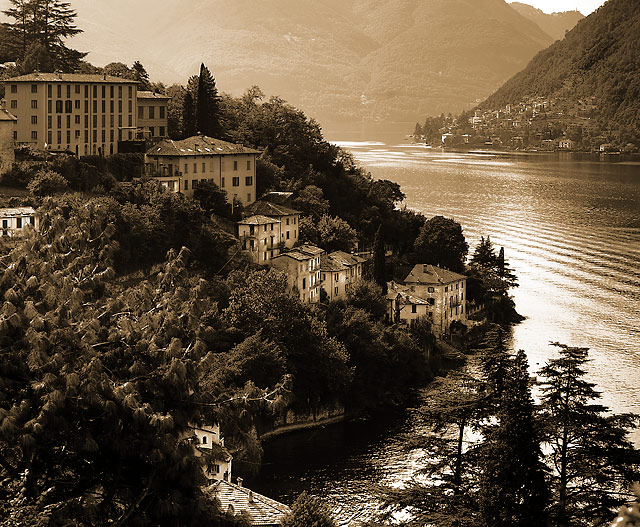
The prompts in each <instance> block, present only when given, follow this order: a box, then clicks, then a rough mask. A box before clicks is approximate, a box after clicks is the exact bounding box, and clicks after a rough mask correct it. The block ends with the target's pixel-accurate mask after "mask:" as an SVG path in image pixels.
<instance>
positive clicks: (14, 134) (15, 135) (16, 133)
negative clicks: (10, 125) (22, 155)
mask: <svg viewBox="0 0 640 527" xmlns="http://www.w3.org/2000/svg"><path fill="white" fill-rule="evenodd" d="M13 140H14V141H17V140H18V130H14V131H13Z"/></svg>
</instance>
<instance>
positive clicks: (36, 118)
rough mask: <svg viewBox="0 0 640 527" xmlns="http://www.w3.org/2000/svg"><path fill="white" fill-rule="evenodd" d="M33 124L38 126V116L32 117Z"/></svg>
mask: <svg viewBox="0 0 640 527" xmlns="http://www.w3.org/2000/svg"><path fill="white" fill-rule="evenodd" d="M31 124H38V116H37V115H32V116H31Z"/></svg>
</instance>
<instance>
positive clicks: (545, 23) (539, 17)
mask: <svg viewBox="0 0 640 527" xmlns="http://www.w3.org/2000/svg"><path fill="white" fill-rule="evenodd" d="M509 5H510V6H511V7H512V8H513V9H515V10H516V11H517V12H518V13H520V14H521V15H522V16H524V17H526V18H528V19H529V20H531V21H532V22H535V23H536V24H537V25H538V26H540V29H542V30H543V31H544V32H545V33H547V34H548V35H550V36H552V37H553V38H554V39H556V40H562V39H563V38H564V35H565V33H566V32H567V31H571V30H572V29H573V28H574V27H575V25H576V24H577V23H578V22H580V20H582V19H583V18H584V16H583V15H582V13H580V11H565V12H562V13H545V12H544V11H542V10H540V9H536V8H535V7H532V6H530V5H529V4H523V3H521V2H511V4H509Z"/></svg>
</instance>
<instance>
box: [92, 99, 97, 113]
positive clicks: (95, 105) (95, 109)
mask: <svg viewBox="0 0 640 527" xmlns="http://www.w3.org/2000/svg"><path fill="white" fill-rule="evenodd" d="M93 113H98V101H93Z"/></svg>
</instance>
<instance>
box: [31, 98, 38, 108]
mask: <svg viewBox="0 0 640 527" xmlns="http://www.w3.org/2000/svg"><path fill="white" fill-rule="evenodd" d="M37 107H38V99H33V100H32V101H31V108H37Z"/></svg>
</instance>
